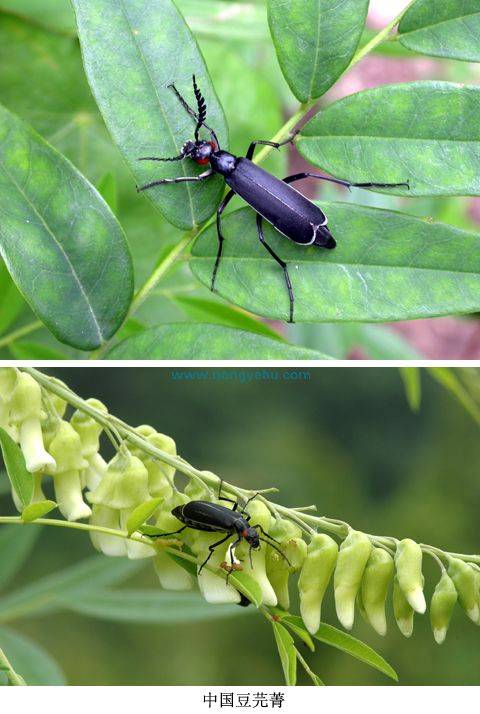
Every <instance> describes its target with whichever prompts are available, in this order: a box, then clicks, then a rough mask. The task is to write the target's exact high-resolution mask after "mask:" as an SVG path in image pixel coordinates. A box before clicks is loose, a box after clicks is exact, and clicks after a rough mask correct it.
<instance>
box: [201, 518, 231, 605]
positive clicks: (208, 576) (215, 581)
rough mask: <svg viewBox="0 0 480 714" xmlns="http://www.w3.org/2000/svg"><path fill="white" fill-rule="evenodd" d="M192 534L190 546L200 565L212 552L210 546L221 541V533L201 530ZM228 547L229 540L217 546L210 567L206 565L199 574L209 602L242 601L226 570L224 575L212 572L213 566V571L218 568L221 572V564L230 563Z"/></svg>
mask: <svg viewBox="0 0 480 714" xmlns="http://www.w3.org/2000/svg"><path fill="white" fill-rule="evenodd" d="M192 534H193V538H192V539H191V541H190V542H191V546H190V547H191V549H192V551H193V552H194V553H195V555H196V556H197V561H198V564H199V567H200V566H201V564H202V563H203V562H204V561H205V559H206V558H207V556H208V555H209V554H210V551H209V549H208V547H209V546H210V545H213V544H214V543H216V542H217V541H219V540H220V536H221V534H219V533H203V532H200V531H195V532H192ZM228 549H229V544H228V542H225V543H223V544H222V545H221V546H217V548H215V550H214V551H213V555H212V557H211V558H210V559H209V561H208V563H207V565H208V567H207V565H206V566H205V567H204V568H202V571H201V572H200V573H199V574H198V587H199V588H200V592H201V593H202V595H203V597H204V598H205V600H206V601H207V602H210V603H214V604H220V603H239V602H240V593H239V592H238V591H237V590H236V588H234V587H233V585H231V584H230V583H228V584H227V582H226V573H225V572H224V573H223V574H222V575H220V574H219V575H217V574H216V573H215V572H211V570H210V568H211V569H213V571H215V570H218V571H219V572H220V565H221V564H222V563H223V562H226V563H227V564H230V554H229V552H228Z"/></svg>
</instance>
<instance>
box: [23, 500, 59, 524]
mask: <svg viewBox="0 0 480 714" xmlns="http://www.w3.org/2000/svg"><path fill="white" fill-rule="evenodd" d="M56 507H57V504H56V503H55V501H36V503H31V504H30V505H29V506H26V507H25V508H24V509H23V511H22V521H24V522H25V523H31V522H32V521H36V520H37V518H42V517H43V516H46V515H47V513H50V511H53V509H54V508H56Z"/></svg>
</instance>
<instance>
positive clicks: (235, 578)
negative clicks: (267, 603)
mask: <svg viewBox="0 0 480 714" xmlns="http://www.w3.org/2000/svg"><path fill="white" fill-rule="evenodd" d="M229 583H230V584H231V585H233V586H234V587H235V588H237V590H239V591H240V592H241V593H243V594H244V595H245V597H247V598H248V599H249V600H250V602H252V603H253V604H254V605H255V607H260V605H261V604H262V602H263V593H262V588H261V586H260V585H259V584H258V583H257V581H256V580H254V579H253V578H252V577H251V575H248V573H244V572H242V571H236V572H233V573H231V575H230V577H229Z"/></svg>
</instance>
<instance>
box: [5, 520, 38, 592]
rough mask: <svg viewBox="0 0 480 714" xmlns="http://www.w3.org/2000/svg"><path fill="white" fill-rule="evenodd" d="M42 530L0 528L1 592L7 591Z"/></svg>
mask: <svg viewBox="0 0 480 714" xmlns="http://www.w3.org/2000/svg"><path fill="white" fill-rule="evenodd" d="M41 530H42V529H41V528H19V526H18V525H12V526H5V525H2V526H0V590H5V589H6V587H7V586H8V585H9V583H10V582H11V581H12V580H13V578H14V577H15V575H16V574H17V573H18V572H20V570H21V569H22V567H23V565H24V563H25V561H26V560H27V558H28V556H29V555H30V553H31V551H32V549H33V547H34V545H35V543H36V542H37V538H38V536H39V535H40V532H41Z"/></svg>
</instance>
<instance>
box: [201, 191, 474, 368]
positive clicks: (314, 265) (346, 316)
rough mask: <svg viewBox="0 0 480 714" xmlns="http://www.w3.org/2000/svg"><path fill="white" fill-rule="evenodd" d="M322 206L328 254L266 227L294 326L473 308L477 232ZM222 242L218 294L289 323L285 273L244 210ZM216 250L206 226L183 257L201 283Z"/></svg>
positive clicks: (229, 220) (231, 218)
mask: <svg viewBox="0 0 480 714" xmlns="http://www.w3.org/2000/svg"><path fill="white" fill-rule="evenodd" d="M322 208H323V209H324V211H325V213H326V215H327V216H328V218H329V227H330V230H331V232H332V233H333V235H334V236H335V238H336V240H337V248H336V249H335V250H329V251H327V250H321V249H320V248H317V247H315V246H311V247H308V248H304V247H300V246H297V245H295V244H294V243H292V242H291V241H288V240H286V239H285V238H284V237H283V236H281V235H279V234H278V233H277V232H276V231H274V230H273V228H271V227H270V226H269V225H266V226H265V237H266V239H267V241H268V243H269V244H270V245H271V247H272V248H273V249H274V250H275V251H276V252H277V254H278V255H279V256H280V257H281V258H283V259H284V260H286V261H287V265H288V267H289V272H290V277H291V281H292V285H293V289H294V292H295V319H296V321H297V322H320V321H321V322H339V321H347V322H348V321H364V322H381V321H386V320H407V319H413V318H419V317H433V316H437V315H449V314H458V313H468V312H477V311H478V310H479V309H480V237H479V236H478V235H477V234H476V233H469V232H467V231H462V230H459V229H457V228H453V227H452V226H448V225H445V224H442V223H434V222H433V221H429V220H423V219H419V218H414V217H412V216H408V215H406V214H403V213H398V212H395V211H387V210H383V209H375V208H367V207H363V206H357V205H354V204H351V203H349V204H347V203H328V202H325V203H322ZM224 234H225V243H224V252H223V257H222V262H221V263H220V268H219V270H218V274H217V282H216V289H217V290H218V292H219V293H220V295H221V296H222V297H224V298H226V299H228V300H230V301H231V302H233V303H235V304H236V305H239V306H240V307H243V308H245V309H246V310H249V311H250V312H253V313H256V314H259V315H263V316H264V317H268V318H270V319H275V320H286V319H287V317H288V307H289V301H288V293H287V291H286V288H285V282H284V278H283V273H282V271H281V270H280V268H279V266H278V265H277V264H276V263H275V261H274V260H272V258H271V257H270V256H269V254H268V253H267V251H266V250H265V249H264V248H263V246H262V245H261V244H260V243H259V241H258V240H257V239H256V225H255V214H254V213H253V212H252V211H251V210H250V209H249V208H244V209H241V210H239V211H235V212H233V213H230V214H228V216H226V218H225V219H224ZM216 251H217V238H216V233H215V228H214V227H209V228H208V229H207V230H206V231H205V232H204V233H202V235H201V236H200V237H199V239H198V240H197V242H196V243H195V245H194V248H193V252H192V256H191V259H190V266H191V268H192V270H193V272H194V273H195V275H196V276H197V277H198V278H199V279H200V280H201V281H202V282H203V283H204V284H205V285H209V284H210V280H211V274H212V269H213V264H214V261H215V255H216ZM259 276H261V279H260V278H259ZM280 349H284V350H285V349H286V348H282V347H281V346H280ZM289 349H290V348H289ZM285 354H286V353H285ZM306 359H308V358H306Z"/></svg>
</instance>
